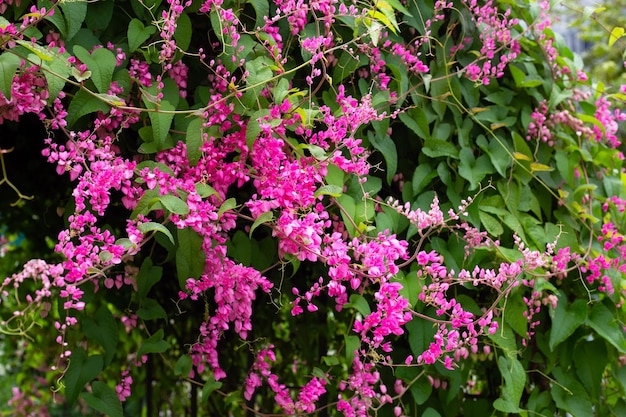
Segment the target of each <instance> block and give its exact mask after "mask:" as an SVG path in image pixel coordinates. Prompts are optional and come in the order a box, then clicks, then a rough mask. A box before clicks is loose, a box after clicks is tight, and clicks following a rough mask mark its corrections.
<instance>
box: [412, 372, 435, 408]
mask: <svg viewBox="0 0 626 417" xmlns="http://www.w3.org/2000/svg"><path fill="white" fill-rule="evenodd" d="M409 391H411V395H412V396H413V399H414V400H415V403H416V404H419V405H422V404H424V403H425V402H426V401H427V400H428V398H430V394H432V392H433V385H432V384H431V383H430V381H429V380H428V378H427V377H426V376H422V377H420V378H418V379H417V381H415V382H414V383H413V384H411V386H410V387H409Z"/></svg>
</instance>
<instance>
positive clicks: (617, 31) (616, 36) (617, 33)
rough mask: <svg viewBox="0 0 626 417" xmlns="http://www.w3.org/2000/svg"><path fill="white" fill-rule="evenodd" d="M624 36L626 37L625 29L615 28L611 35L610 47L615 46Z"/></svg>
mask: <svg viewBox="0 0 626 417" xmlns="http://www.w3.org/2000/svg"><path fill="white" fill-rule="evenodd" d="M622 36H624V28H623V27H620V26H616V27H614V28H613V30H611V34H610V35H609V47H611V46H613V45H614V44H615V42H617V40H618V39H619V38H621V37H622Z"/></svg>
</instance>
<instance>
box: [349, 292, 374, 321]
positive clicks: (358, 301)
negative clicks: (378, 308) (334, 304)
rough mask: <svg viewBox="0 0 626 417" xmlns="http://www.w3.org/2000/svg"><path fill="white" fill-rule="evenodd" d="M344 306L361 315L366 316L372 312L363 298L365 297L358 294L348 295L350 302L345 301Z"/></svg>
mask: <svg viewBox="0 0 626 417" xmlns="http://www.w3.org/2000/svg"><path fill="white" fill-rule="evenodd" d="M344 307H347V308H354V309H355V310H356V311H358V312H359V313H361V315H362V316H363V317H366V316H369V315H370V314H372V310H371V309H370V306H369V304H368V302H367V300H366V299H365V297H363V296H362V295H360V294H352V295H350V302H349V303H347V304H346V305H345V306H344Z"/></svg>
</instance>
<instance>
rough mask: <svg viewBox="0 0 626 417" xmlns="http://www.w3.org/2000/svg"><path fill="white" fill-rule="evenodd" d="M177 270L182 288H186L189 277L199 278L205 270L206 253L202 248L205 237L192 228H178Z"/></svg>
mask: <svg viewBox="0 0 626 417" xmlns="http://www.w3.org/2000/svg"><path fill="white" fill-rule="evenodd" d="M177 237H178V248H177V249H176V271H177V273H178V283H179V285H180V288H181V289H182V288H185V284H186V283H187V279H188V278H199V277H200V275H202V273H203V272H204V265H205V263H206V254H205V253H204V251H203V250H202V243H203V238H202V236H200V235H198V233H196V231H194V230H193V229H191V228H185V229H178V236H177Z"/></svg>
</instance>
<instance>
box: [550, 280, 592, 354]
mask: <svg viewBox="0 0 626 417" xmlns="http://www.w3.org/2000/svg"><path fill="white" fill-rule="evenodd" d="M550 313H551V316H552V328H551V330H550V342H549V345H550V349H551V350H554V349H555V348H556V347H557V346H558V345H559V344H560V343H561V342H563V341H564V340H565V339H567V338H568V337H570V336H571V335H572V334H573V333H574V331H575V330H576V329H577V328H578V327H580V326H581V325H582V324H583V323H584V322H585V319H586V318H587V302H586V301H585V300H582V299H578V300H575V301H574V302H573V303H572V304H570V305H568V304H567V298H566V295H565V293H563V292H561V294H559V300H558V302H557V304H556V309H555V310H553V311H551V312H550Z"/></svg>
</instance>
